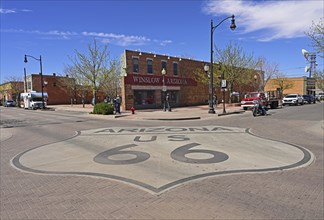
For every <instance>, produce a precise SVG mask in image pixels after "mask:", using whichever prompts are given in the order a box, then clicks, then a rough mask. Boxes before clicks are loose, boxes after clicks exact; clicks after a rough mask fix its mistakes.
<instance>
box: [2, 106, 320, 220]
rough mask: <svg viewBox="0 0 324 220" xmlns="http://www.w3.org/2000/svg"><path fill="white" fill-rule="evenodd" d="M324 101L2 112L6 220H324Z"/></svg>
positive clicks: (3, 194) (3, 212)
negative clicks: (191, 116) (202, 108)
mask: <svg viewBox="0 0 324 220" xmlns="http://www.w3.org/2000/svg"><path fill="white" fill-rule="evenodd" d="M323 107H324V104H323V103H318V104H315V105H304V106H291V107H288V106H287V107H284V108H282V109H275V110H269V114H270V115H268V116H262V117H253V116H252V114H251V112H250V111H247V112H245V113H243V114H238V115H228V116H222V117H215V118H211V119H208V120H188V121H152V120H141V119H136V120H133V119H128V118H127V117H125V118H118V119H107V118H105V117H104V116H95V115H89V114H86V113H80V112H63V111H60V112H56V111H25V110H23V109H17V108H3V107H1V108H0V111H1V112H0V114H1V124H0V126H1V136H0V137H1V149H0V150H1V179H0V180H1V198H0V199H1V210H0V211H1V215H0V218H1V219H310V220H313V219H323V218H324V210H323V177H324V173H323V143H324V140H323V128H324V127H323V114H324V113H323V112H324V110H323Z"/></svg>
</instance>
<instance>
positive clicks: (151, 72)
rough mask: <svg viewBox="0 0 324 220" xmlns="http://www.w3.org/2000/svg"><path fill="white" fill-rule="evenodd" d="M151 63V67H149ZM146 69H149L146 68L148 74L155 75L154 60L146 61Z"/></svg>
mask: <svg viewBox="0 0 324 220" xmlns="http://www.w3.org/2000/svg"><path fill="white" fill-rule="evenodd" d="M149 62H151V65H149ZM146 67H147V68H146V70H147V74H154V68H153V59H150V58H147V59H146ZM150 70H151V71H150Z"/></svg>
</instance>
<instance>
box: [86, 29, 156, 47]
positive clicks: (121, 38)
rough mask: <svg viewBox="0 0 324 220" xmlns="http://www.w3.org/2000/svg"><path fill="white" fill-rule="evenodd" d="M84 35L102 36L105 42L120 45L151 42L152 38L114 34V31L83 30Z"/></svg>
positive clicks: (137, 44) (136, 44)
mask: <svg viewBox="0 0 324 220" xmlns="http://www.w3.org/2000/svg"><path fill="white" fill-rule="evenodd" d="M82 35H84V36H91V37H101V38H103V42H106V43H107V42H109V43H112V44H116V45H119V46H129V45H135V46H139V45H144V44H147V43H149V42H151V39H149V38H146V37H143V36H133V35H124V34H113V33H97V32H82Z"/></svg>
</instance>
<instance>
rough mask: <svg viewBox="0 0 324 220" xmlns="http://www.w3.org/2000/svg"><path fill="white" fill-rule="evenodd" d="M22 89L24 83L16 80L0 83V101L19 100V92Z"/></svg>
mask: <svg viewBox="0 0 324 220" xmlns="http://www.w3.org/2000/svg"><path fill="white" fill-rule="evenodd" d="M22 91H24V83H23V82H18V81H11V82H6V83H3V84H1V85H0V102H1V103H3V102H4V101H6V100H14V101H16V102H17V101H18V100H19V94H20V93H21V92H22Z"/></svg>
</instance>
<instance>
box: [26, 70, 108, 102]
mask: <svg viewBox="0 0 324 220" xmlns="http://www.w3.org/2000/svg"><path fill="white" fill-rule="evenodd" d="M43 81H44V83H43V84H44V89H43V90H44V92H47V94H48V100H47V104H48V105H59V104H71V103H74V104H81V103H82V90H81V89H80V88H75V86H77V85H75V86H74V88H73V85H74V83H73V82H74V79H73V78H69V77H68V76H57V75H56V74H55V73H53V75H43ZM26 82H27V91H37V92H40V91H42V87H41V76H40V75H39V74H32V75H29V76H27V80H26ZM69 82H70V83H69ZM97 96H98V97H97V100H98V102H100V101H103V99H104V97H103V95H102V94H101V93H100V92H98V93H97ZM91 100H92V92H91V91H87V92H85V93H84V102H85V103H86V104H90V103H91Z"/></svg>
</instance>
